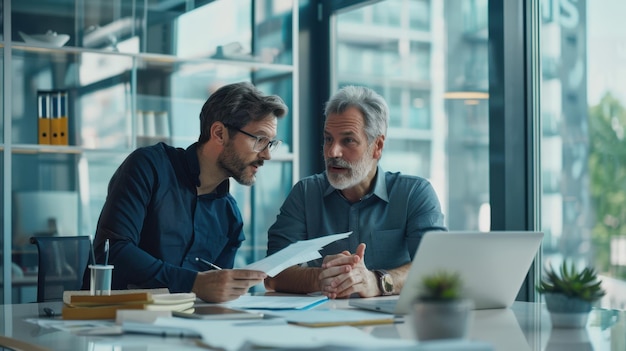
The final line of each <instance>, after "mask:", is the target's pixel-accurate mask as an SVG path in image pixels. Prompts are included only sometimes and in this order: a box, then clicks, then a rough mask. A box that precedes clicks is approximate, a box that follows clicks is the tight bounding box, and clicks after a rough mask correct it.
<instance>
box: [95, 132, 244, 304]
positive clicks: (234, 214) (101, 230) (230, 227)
mask: <svg viewBox="0 0 626 351" xmlns="http://www.w3.org/2000/svg"><path fill="white" fill-rule="evenodd" d="M197 149H198V145H197V143H196V144H193V145H191V146H190V147H189V148H187V149H186V150H184V149H181V148H174V147H171V146H168V145H166V144H163V143H159V144H156V145H153V146H148V147H143V148H139V149H137V150H135V151H133V152H132V153H131V154H130V155H129V156H128V158H126V160H125V161H124V162H123V163H122V164H121V165H120V167H119V168H118V169H117V171H116V172H115V174H114V175H113V177H112V178H111V181H110V183H109V189H108V195H107V199H106V202H105V204H104V207H103V208H102V213H101V214H100V219H99V220H98V226H97V229H96V238H95V241H94V245H95V249H96V253H97V255H96V256H98V257H97V261H98V262H99V263H102V262H103V261H104V258H103V256H104V254H103V248H104V241H105V240H106V239H109V240H110V244H111V245H110V255H109V263H110V264H113V265H114V266H115V268H114V269H113V281H112V288H113V289H127V288H129V287H131V288H134V287H138V288H157V287H167V288H169V289H170V291H171V292H189V291H191V288H192V287H193V283H194V281H195V278H196V274H197V272H198V271H201V270H205V269H204V267H201V266H200V264H199V263H198V262H196V261H195V258H196V257H202V258H204V259H206V260H209V261H211V262H213V263H215V264H216V265H218V266H220V267H224V268H232V267H233V264H234V259H235V253H236V251H237V249H238V248H239V247H240V246H241V242H242V241H243V240H244V234H243V220H242V218H241V213H240V212H239V209H238V207H237V203H236V202H235V199H234V198H233V197H232V195H230V193H229V192H228V188H229V181H228V180H225V181H224V182H222V183H221V184H220V185H219V186H218V187H217V189H216V190H215V191H214V192H213V193H210V194H206V195H200V196H198V195H197V190H196V187H197V186H199V185H200V181H199V178H198V177H199V175H200V165H199V162H198V154H197ZM85 275H86V276H88V272H86V274H85ZM86 278H87V277H86ZM83 287H86V288H88V287H89V283H88V279H85V282H84V283H83Z"/></svg>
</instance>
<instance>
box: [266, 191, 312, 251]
mask: <svg viewBox="0 0 626 351" xmlns="http://www.w3.org/2000/svg"><path fill="white" fill-rule="evenodd" d="M304 198H305V188H304V185H303V183H302V182H298V183H297V184H296V185H294V187H293V189H291V192H290V193H289V195H287V199H285V202H284V203H283V205H282V206H281V208H280V212H279V213H278V216H276V222H274V224H273V225H272V226H271V227H270V229H269V230H268V243H267V255H268V256H269V255H271V254H273V253H275V252H277V251H280V250H282V249H283V248H285V247H287V246H289V244H291V243H294V242H296V241H298V240H305V239H306V212H305V210H306V209H305V206H306V204H305V201H304Z"/></svg>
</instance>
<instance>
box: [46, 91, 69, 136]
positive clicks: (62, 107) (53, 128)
mask: <svg viewBox="0 0 626 351" xmlns="http://www.w3.org/2000/svg"><path fill="white" fill-rule="evenodd" d="M51 95H52V118H51V119H50V144H52V145H68V141H69V138H68V135H67V92H66V91H55V92H53V93H52V94H51Z"/></svg>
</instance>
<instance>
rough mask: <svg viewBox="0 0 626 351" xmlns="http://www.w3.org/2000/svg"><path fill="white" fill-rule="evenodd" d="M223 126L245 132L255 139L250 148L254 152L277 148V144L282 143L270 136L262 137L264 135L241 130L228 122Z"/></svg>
mask: <svg viewBox="0 0 626 351" xmlns="http://www.w3.org/2000/svg"><path fill="white" fill-rule="evenodd" d="M224 126H226V128H228V129H234V130H236V131H238V132H239V133H241V134H245V135H247V136H249V137H251V138H254V139H256V141H255V142H254V146H253V147H252V150H254V151H255V152H263V150H265V149H269V150H270V152H272V151H274V150H276V149H277V148H278V146H279V145H280V143H282V141H281V140H278V139H274V140H270V138H268V137H264V136H257V135H254V134H250V133H248V132H246V131H243V130H241V129H239V128H237V127H235V126H231V125H230V124H226V123H224Z"/></svg>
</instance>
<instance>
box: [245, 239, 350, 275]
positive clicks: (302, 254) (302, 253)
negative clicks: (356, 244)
mask: <svg viewBox="0 0 626 351" xmlns="http://www.w3.org/2000/svg"><path fill="white" fill-rule="evenodd" d="M350 234H352V232H346V233H339V234H332V235H327V236H323V237H321V238H315V239H310V240H300V241H296V242H295V243H292V244H291V245H289V246H287V247H285V248H284V249H282V250H280V251H278V252H276V253H274V254H272V255H270V256H267V257H265V258H263V259H260V260H258V261H256V262H254V263H251V264H249V265H247V266H245V267H243V268H244V269H252V270H257V271H263V272H265V273H266V274H267V275H269V276H270V277H273V276H275V275H276V274H278V273H280V272H282V271H283V270H284V269H286V268H288V267H291V266H294V265H297V264H300V263H304V262H309V261H311V260H315V259H318V258H320V257H322V255H321V254H320V253H319V250H321V249H322V248H323V247H324V246H326V245H328V244H330V243H332V242H334V241H337V240H339V239H343V238H347V237H348V236H350Z"/></svg>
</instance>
